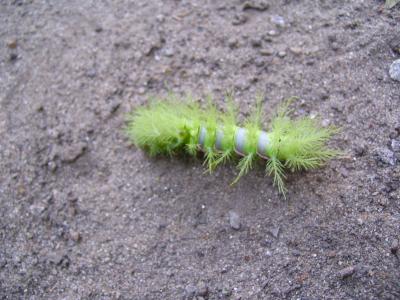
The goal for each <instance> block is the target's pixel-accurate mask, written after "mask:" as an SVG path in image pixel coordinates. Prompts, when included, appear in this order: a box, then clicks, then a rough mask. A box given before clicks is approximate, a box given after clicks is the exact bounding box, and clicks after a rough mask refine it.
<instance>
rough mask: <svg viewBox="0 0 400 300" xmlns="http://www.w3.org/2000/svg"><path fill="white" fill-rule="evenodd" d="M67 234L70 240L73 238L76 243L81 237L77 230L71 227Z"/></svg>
mask: <svg viewBox="0 0 400 300" xmlns="http://www.w3.org/2000/svg"><path fill="white" fill-rule="evenodd" d="M69 236H70V237H71V240H73V241H74V242H76V243H78V242H79V241H80V240H81V238H82V237H81V234H80V233H79V232H77V231H75V230H72V229H71V230H70V231H69Z"/></svg>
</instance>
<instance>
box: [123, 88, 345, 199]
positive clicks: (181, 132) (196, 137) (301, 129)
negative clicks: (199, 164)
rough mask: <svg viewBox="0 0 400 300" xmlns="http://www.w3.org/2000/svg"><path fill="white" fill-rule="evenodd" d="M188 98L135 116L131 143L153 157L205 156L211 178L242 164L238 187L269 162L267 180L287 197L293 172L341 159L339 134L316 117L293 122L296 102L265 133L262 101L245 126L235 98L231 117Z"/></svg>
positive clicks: (158, 103)
mask: <svg viewBox="0 0 400 300" xmlns="http://www.w3.org/2000/svg"><path fill="white" fill-rule="evenodd" d="M186 98H187V99H185V100H183V99H179V97H178V96H176V95H169V96H167V97H165V98H164V99H158V100H157V99H154V100H153V101H151V103H150V105H149V106H142V107H139V108H137V109H136V110H134V111H133V112H131V113H130V114H129V115H128V118H127V126H126V128H125V130H126V133H127V135H128V137H129V139H130V141H131V142H132V143H133V144H134V145H135V146H137V147H138V148H141V149H143V150H145V151H147V152H148V153H149V154H150V155H151V156H154V155H173V154H179V153H188V154H190V155H193V156H195V155H197V153H198V152H199V151H200V152H203V153H204V158H205V160H204V164H205V165H207V167H208V170H209V171H210V172H211V171H212V170H214V169H215V167H217V166H218V165H220V164H222V163H225V162H227V161H231V160H233V159H236V161H238V163H237V167H238V170H239V173H238V175H237V176H236V179H235V180H234V181H233V182H232V183H236V182H237V181H238V180H239V179H240V178H241V177H242V176H243V175H245V174H246V173H248V171H249V170H250V169H252V168H253V166H254V163H255V162H256V161H257V160H262V161H265V165H266V174H267V175H270V176H273V184H274V186H277V188H278V190H279V192H280V193H281V194H283V195H285V192H286V191H287V189H286V187H285V183H284V181H285V179H286V173H287V170H290V171H299V170H309V169H315V168H317V167H320V166H322V165H323V164H324V163H325V162H327V161H328V160H330V159H332V158H335V157H337V156H338V155H339V154H340V151H338V150H336V149H332V148H329V147H328V146H327V142H328V141H329V140H330V139H331V137H332V136H333V135H334V134H335V133H337V132H338V129H337V128H336V127H334V126H328V127H322V126H320V125H319V124H318V121H317V120H315V119H313V118H310V117H301V118H298V119H291V118H290V117H289V113H290V112H291V110H290V109H289V105H290V103H291V100H289V101H285V102H284V103H283V104H282V105H280V107H279V108H278V109H277V111H276V113H275V115H274V117H273V118H272V121H271V124H270V126H269V128H268V129H266V130H264V129H263V127H262V117H263V110H262V104H261V103H262V100H263V97H261V96H257V97H256V105H255V109H253V112H252V113H251V114H250V116H249V117H248V118H247V119H246V120H245V121H244V122H241V123H240V124H239V123H238V121H237V120H238V113H237V109H236V107H235V105H234V104H233V103H234V101H233V96H232V94H228V95H227V97H226V100H227V102H228V105H227V109H226V111H225V112H221V111H219V110H218V109H217V108H216V105H215V103H214V102H213V101H212V99H211V97H208V105H207V106H206V107H205V108H202V107H201V106H200V105H199V104H198V103H196V102H195V101H193V99H191V97H186Z"/></svg>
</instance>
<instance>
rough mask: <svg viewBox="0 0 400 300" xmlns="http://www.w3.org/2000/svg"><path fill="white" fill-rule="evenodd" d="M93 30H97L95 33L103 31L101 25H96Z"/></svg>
mask: <svg viewBox="0 0 400 300" xmlns="http://www.w3.org/2000/svg"><path fill="white" fill-rule="evenodd" d="M94 31H95V32H97V33H100V32H102V31H103V27H101V26H100V25H97V26H96V27H95V28H94Z"/></svg>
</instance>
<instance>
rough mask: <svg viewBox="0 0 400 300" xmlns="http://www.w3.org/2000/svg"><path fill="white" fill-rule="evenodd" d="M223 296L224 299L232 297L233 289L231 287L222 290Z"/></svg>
mask: <svg viewBox="0 0 400 300" xmlns="http://www.w3.org/2000/svg"><path fill="white" fill-rule="evenodd" d="M221 294H222V296H223V297H230V296H231V295H232V289H231V288H230V287H229V286H224V287H223V288H222V289H221Z"/></svg>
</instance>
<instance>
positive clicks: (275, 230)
mask: <svg viewBox="0 0 400 300" xmlns="http://www.w3.org/2000/svg"><path fill="white" fill-rule="evenodd" d="M279 231H280V227H279V226H277V227H272V228H270V229H269V230H268V232H269V233H270V234H271V235H272V236H273V237H274V238H276V239H277V238H278V236H279Z"/></svg>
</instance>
